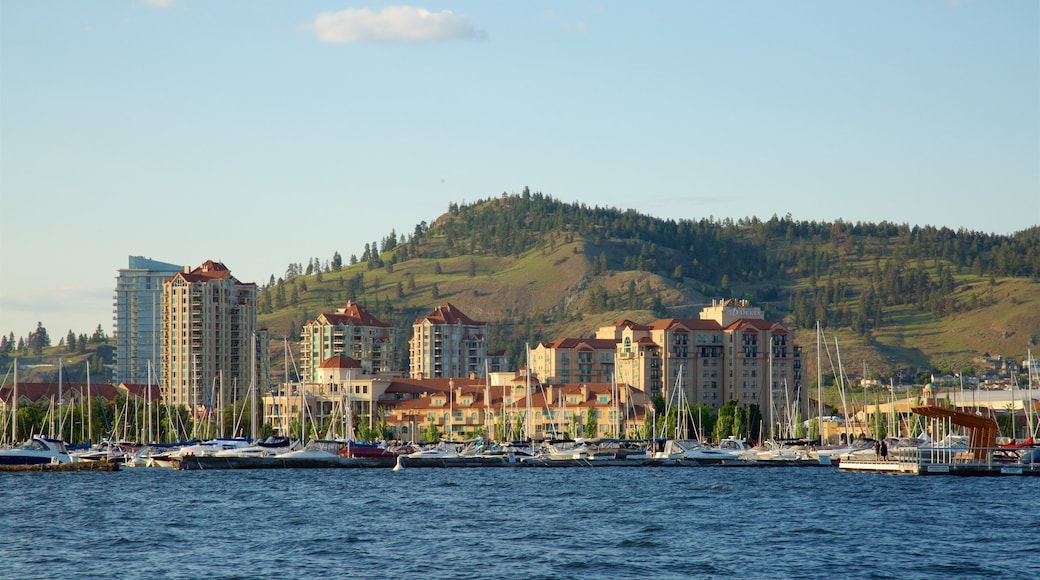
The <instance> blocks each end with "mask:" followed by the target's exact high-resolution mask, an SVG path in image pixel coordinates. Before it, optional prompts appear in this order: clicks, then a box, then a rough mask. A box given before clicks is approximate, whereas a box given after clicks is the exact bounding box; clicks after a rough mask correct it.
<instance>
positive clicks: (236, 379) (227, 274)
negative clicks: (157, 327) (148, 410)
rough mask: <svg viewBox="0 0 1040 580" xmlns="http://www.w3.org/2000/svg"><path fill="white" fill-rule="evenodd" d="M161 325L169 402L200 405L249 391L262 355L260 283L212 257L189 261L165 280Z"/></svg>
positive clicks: (164, 387) (165, 395) (164, 385)
mask: <svg viewBox="0 0 1040 580" xmlns="http://www.w3.org/2000/svg"><path fill="white" fill-rule="evenodd" d="M162 328H163V343H162V373H163V374H162V376H163V382H162V383H161V385H162V394H163V400H164V401H165V402H167V403H168V404H171V405H187V406H190V407H193V408H196V407H197V406H201V405H206V404H214V403H215V402H217V401H218V400H219V401H229V400H232V399H234V398H236V397H235V395H236V393H237V394H238V398H241V396H244V394H245V393H246V392H248V389H249V386H250V383H251V381H252V379H253V378H254V376H253V366H252V365H253V364H254V363H255V360H256V356H257V354H256V349H255V347H254V341H255V336H254V333H255V330H256V284H253V283H252V282H248V283H243V282H239V281H238V280H237V279H235V277H234V276H232V275H231V271H230V270H228V269H227V267H226V266H225V265H224V264H221V263H220V262H214V261H212V260H208V261H206V262H205V263H204V264H202V265H201V266H199V267H198V268H195V269H194V270H189V269H188V268H187V267H186V268H184V271H183V272H178V273H177V274H174V275H173V277H171V278H170V279H169V280H166V281H165V282H163V291H162ZM214 392H218V393H219V398H218V397H214Z"/></svg>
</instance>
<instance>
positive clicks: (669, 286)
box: [260, 190, 1040, 377]
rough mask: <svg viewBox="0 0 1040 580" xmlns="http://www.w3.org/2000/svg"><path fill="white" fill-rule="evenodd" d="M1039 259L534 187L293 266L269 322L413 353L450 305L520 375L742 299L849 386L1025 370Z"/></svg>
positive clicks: (1026, 250) (940, 241)
mask: <svg viewBox="0 0 1040 580" xmlns="http://www.w3.org/2000/svg"><path fill="white" fill-rule="evenodd" d="M1038 248H1040V228H1032V229H1030V230H1027V231H1025V232H1020V233H1019V234H1016V235H1014V236H997V235H991V234H983V233H978V232H969V231H953V230H949V229H947V228H935V227H931V226H928V227H917V226H914V227H911V226H908V225H905V224H904V225H896V224H888V223H882V224H862V223H857V224H851V223H846V222H840V221H839V222H835V223H816V222H795V221H792V220H791V219H790V218H789V217H787V218H783V219H781V218H778V217H776V216H773V218H772V219H770V220H769V221H765V222H763V221H761V220H758V219H756V218H751V219H747V220H741V221H739V222H731V221H728V220H724V221H722V222H717V221H713V220H700V221H685V220H680V221H676V220H663V219H659V218H654V217H650V216H645V215H642V214H639V213H637V212H634V211H632V210H627V211H622V210H617V209H613V208H590V207H587V206H585V205H583V204H566V203H562V202H559V201H557V200H554V199H552V198H551V197H549V196H545V195H543V194H540V193H533V194H532V193H530V192H528V191H526V190H525V191H524V193H523V194H521V195H514V196H505V195H503V196H502V197H497V198H490V199H486V200H482V201H478V202H475V203H472V204H469V205H465V206H458V205H455V204H452V205H451V206H450V208H449V211H448V212H447V213H445V214H444V215H442V216H440V217H439V218H438V219H437V220H435V221H434V222H433V224H432V225H430V226H427V225H426V224H425V223H422V224H419V225H417V226H416V228H415V230H414V232H413V233H412V234H411V235H409V236H403V235H401V236H398V235H397V234H396V233H395V232H394V231H391V233H390V235H388V236H387V237H386V238H384V239H383V240H381V242H380V243H379V244H378V247H377V244H375V243H373V244H371V245H368V244H366V247H365V251H364V253H362V255H361V256H360V258H358V257H356V256H352V257H351V259H350V260H349V262H348V264H346V265H340V264H337V258H338V254H336V255H335V256H334V257H333V260H332V261H330V262H325V263H324V264H322V263H321V262H320V261H319V260H318V259H313V260H311V261H309V262H308V264H307V266H306V268H304V267H303V265H302V264H290V265H289V268H287V271H286V276H285V277H283V278H279V279H277V280H275V279H274V277H273V276H272V280H271V283H269V284H267V285H265V286H264V287H263V288H262V290H261V299H260V302H261V312H262V314H261V316H260V320H261V324H262V325H266V326H267V327H268V328H269V329H270V330H271V332H272V334H273V335H275V336H295V335H296V334H297V333H298V330H299V328H300V326H301V325H302V324H303V323H305V322H306V321H307V320H310V319H313V318H314V317H315V316H316V315H317V314H318V313H320V312H323V311H331V310H332V309H334V308H335V307H336V306H338V305H340V304H342V303H344V302H346V301H347V300H355V301H357V302H359V303H360V304H362V305H363V306H365V307H366V308H368V309H369V310H370V311H372V312H373V314H375V315H376V316H377V317H379V318H380V319H382V320H384V321H387V322H390V321H392V322H394V323H396V324H397V325H399V327H400V328H401V330H402V332H401V333H400V334H401V337H402V340H403V341H406V340H407V337H408V336H410V333H411V323H412V322H413V321H414V320H415V319H416V318H418V317H420V316H422V315H423V314H425V313H426V312H429V311H430V310H432V309H433V308H434V307H435V306H436V305H437V304H440V303H443V302H446V301H450V302H452V303H453V304H455V305H456V306H457V307H459V308H460V309H462V310H463V311H464V312H466V313H467V314H468V315H469V316H470V317H471V318H474V319H478V320H485V321H488V322H490V323H492V328H493V330H492V336H491V348H492V350H496V349H504V350H506V352H507V354H508V356H509V357H510V359H511V361H512V362H513V364H514V365H516V366H519V365H520V364H521V362H522V358H523V348H524V343H529V344H534V343H535V342H537V341H546V340H552V339H554V338H558V337H562V336H589V335H592V334H593V333H595V331H596V329H597V328H598V327H600V326H603V325H607V324H612V323H614V322H616V321H618V320H621V319H625V318H628V319H631V320H634V321H638V322H649V321H651V320H654V319H656V318H661V317H666V316H675V317H683V316H697V314H698V313H699V311H700V309H701V308H702V307H703V306H704V305H706V304H708V303H710V301H711V299H712V298H713V297H741V298H747V299H749V300H751V301H752V302H754V303H755V304H757V305H759V306H761V307H763V308H764V309H765V310H766V312H767V316H768V317H769V318H770V319H773V320H778V321H781V322H783V323H784V324H785V325H787V326H788V327H789V328H791V329H792V330H793V331H794V332H795V337H796V341H797V342H798V343H800V344H802V345H804V346H806V347H807V349H806V363H807V365H808V368H807V369H806V376H807V377H814V376H815V365H816V363H815V355H814V354H812V353H814V352H815V341H816V337H815V323H816V321H817V320H820V321H821V323H822V325H823V326H824V328H825V329H826V334H827V335H828V336H836V337H837V338H838V340H839V344H840V348H841V353H842V358H843V359H844V360H845V361H847V362H846V363H845V364H846V365H852V366H853V368H855V369H856V371H855V372H854V374H859V373H860V372H862V368H863V367H864V366H865V367H866V369H867V374H868V375H875V376H882V377H888V376H891V375H892V374H894V373H897V372H900V373H904V374H906V373H909V374H911V375H912V374H914V373H917V372H920V371H931V370H937V371H960V370H962V369H964V368H965V367H970V366H972V365H973V364H974V361H975V359H976V358H977V357H978V356H979V355H982V354H985V353H1002V354H1004V355H1005V356H1008V357H1012V358H1014V359H1016V360H1022V359H1024V358H1025V356H1026V353H1027V350H1028V349H1030V348H1032V347H1035V346H1036V345H1037V344H1038V340H1040V314H1038V313H1040V308H1038V305H1040V283H1038V280H1040V250H1038ZM289 342H290V343H291V340H290V341H289ZM831 342H832V341H831ZM402 346H403V348H401V349H399V352H401V353H402V357H405V356H407V354H406V353H407V345H406V343H405V344H403V345H402ZM273 350H277V349H273ZM274 354H275V355H276V356H277V353H274ZM405 362H406V361H403V360H402V361H401V363H402V365H403V364H404V363H405ZM824 364H825V365H827V363H826V362H825V363H824ZM847 372H849V371H848V369H847Z"/></svg>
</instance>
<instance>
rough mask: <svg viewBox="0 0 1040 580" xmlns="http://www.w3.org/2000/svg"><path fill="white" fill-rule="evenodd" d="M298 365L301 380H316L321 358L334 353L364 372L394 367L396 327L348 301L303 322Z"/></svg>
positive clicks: (323, 358)
mask: <svg viewBox="0 0 1040 580" xmlns="http://www.w3.org/2000/svg"><path fill="white" fill-rule="evenodd" d="M302 334H303V339H302V340H301V341H300V366H301V371H302V375H303V376H302V379H303V381H304V382H307V383H309V382H315V381H316V377H317V374H318V368H319V367H320V366H321V364H322V362H324V361H325V360H326V359H329V358H331V357H333V356H336V355H346V356H349V357H351V358H352V359H354V360H356V361H359V363H360V364H361V368H362V371H363V372H364V373H365V374H382V373H391V372H394V371H397V370H398V369H396V368H394V366H395V362H394V361H395V360H396V359H397V347H396V344H397V343H396V334H397V333H396V330H395V329H394V325H393V324H390V323H386V322H382V321H380V320H379V319H378V318H376V317H375V316H372V314H370V313H369V312H368V310H366V309H365V308H364V307H363V306H361V305H359V304H357V303H355V302H347V303H346V304H344V305H343V306H342V307H340V308H337V309H336V311H335V312H330V313H325V314H320V315H319V316H318V317H317V318H315V319H314V320H310V321H308V322H307V323H306V324H304V325H303V329H302Z"/></svg>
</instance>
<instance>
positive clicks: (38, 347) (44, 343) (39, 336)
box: [29, 322, 101, 356]
mask: <svg viewBox="0 0 1040 580" xmlns="http://www.w3.org/2000/svg"><path fill="white" fill-rule="evenodd" d="M98 328H101V325H98ZM50 345H51V337H50V336H49V335H48V334H47V329H46V328H44V327H43V323H42V322H37V323H36V330H35V331H33V332H31V333H30V334H29V350H30V351H32V353H33V355H34V356H40V355H41V354H43V349H44V348H46V347H48V346H50Z"/></svg>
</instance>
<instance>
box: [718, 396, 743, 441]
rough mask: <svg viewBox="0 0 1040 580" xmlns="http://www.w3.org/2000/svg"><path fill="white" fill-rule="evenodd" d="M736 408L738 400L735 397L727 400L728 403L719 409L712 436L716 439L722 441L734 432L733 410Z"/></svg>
mask: <svg viewBox="0 0 1040 580" xmlns="http://www.w3.org/2000/svg"><path fill="white" fill-rule="evenodd" d="M736 409H737V402H736V401H735V400H733V399H730V400H729V401H726V404H725V405H723V406H722V408H721V409H719V414H718V417H719V418H718V421H716V422H715V429H713V430H712V437H714V438H715V440H716V441H722V440H723V439H725V438H726V437H729V436H730V435H731V434H732V433H733V415H734V413H733V411H734V410H736Z"/></svg>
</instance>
